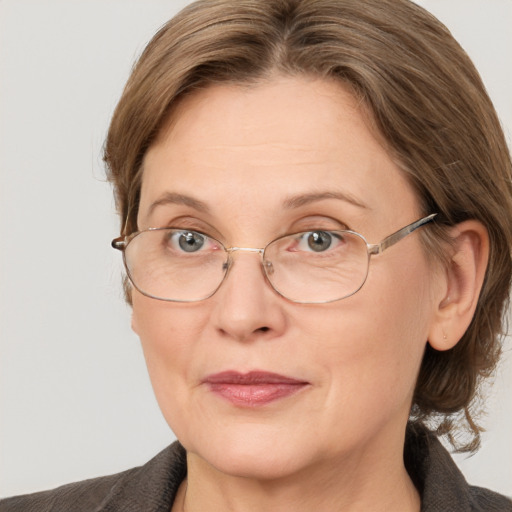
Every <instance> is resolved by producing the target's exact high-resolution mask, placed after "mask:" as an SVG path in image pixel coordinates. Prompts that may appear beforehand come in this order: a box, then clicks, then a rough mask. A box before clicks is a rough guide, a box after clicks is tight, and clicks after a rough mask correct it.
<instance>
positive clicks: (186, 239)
mask: <svg viewBox="0 0 512 512" xmlns="http://www.w3.org/2000/svg"><path fill="white" fill-rule="evenodd" d="M179 244H180V247H181V248H182V249H183V250H184V251H186V252H195V251H197V250H199V249H201V247H202V246H203V244H204V238H203V237H202V236H201V235H198V234H197V233H184V234H183V235H181V236H180V239H179Z"/></svg>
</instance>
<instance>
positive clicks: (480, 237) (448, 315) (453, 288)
mask: <svg viewBox="0 0 512 512" xmlns="http://www.w3.org/2000/svg"><path fill="white" fill-rule="evenodd" d="M449 234H450V236H451V238H452V239H453V245H452V246H451V248H450V250H451V253H450V254H451V256H450V259H449V262H448V265H447V267H446V268H444V269H443V270H442V277H443V279H444V281H443V286H442V289H441V291H440V293H439V296H438V298H437V303H436V305H435V306H436V311H435V321H434V322H432V325H431V328H430V331H429V338H428V341H429V343H430V345H431V346H432V348H434V349H436V350H449V349H451V348H453V347H454V346H455V345H456V344H457V343H458V342H459V340H460V339H461V338H462V336H463V335H464V333H465V332H466V330H467V328H468V327H469V324H470V323H471V320H472V318H473V315H474V314H475V310H476V305H477V303H478V297H479V296H480V290H481V289H482V284H483V282H484V278H485V271H486V268H487V262H488V259H489V235H488V233H487V229H486V228H485V226H484V225H483V224H482V223H481V222H479V221H476V220H468V221H465V222H462V223H460V224H457V225H456V226H454V227H453V228H452V230H451V232H450V233H449Z"/></svg>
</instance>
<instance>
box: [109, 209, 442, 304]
mask: <svg viewBox="0 0 512 512" xmlns="http://www.w3.org/2000/svg"><path fill="white" fill-rule="evenodd" d="M436 216H437V213H432V214H430V215H427V216H426V217H423V218H421V219H419V220H416V221H414V222H412V223H411V224H408V225H407V226H404V227H403V228H400V229H399V230H397V231H395V232H394V233H391V234H390V235H388V236H387V237H385V238H384V239H382V240H381V241H380V242H379V243H376V244H370V243H368V242H367V240H366V238H365V237H364V236H363V235H361V233H357V232H356V231H352V230H350V229H344V230H336V231H337V232H340V233H350V234H352V235H356V236H358V237H359V238H361V239H362V240H363V242H364V243H365V244H366V251H367V255H368V260H367V265H366V274H365V276H364V279H363V281H362V283H361V285H360V286H359V287H358V288H357V289H356V290H354V291H353V292H352V293H349V294H348V295H344V296H343V297H340V298H337V299H329V300H325V301H319V302H318V301H315V302H310V301H297V300H294V299H291V298H289V297H287V296H286V295H285V294H283V293H282V292H281V291H280V290H278V289H277V288H276V286H275V285H274V284H273V283H272V280H271V278H270V276H269V273H271V272H272V263H271V262H270V261H265V251H266V250H267V247H268V246H269V245H271V244H273V243H274V242H277V241H278V240H281V239H283V238H286V237H288V236H293V235H294V234H297V233H288V234H286V235H283V236H280V237H278V238H275V239H274V240H272V241H270V242H269V243H268V244H266V245H265V247H262V248H257V247H225V246H224V244H223V243H222V242H220V241H219V240H217V239H213V238H212V237H209V238H212V239H213V240H215V242H217V243H218V244H219V245H220V246H221V247H222V248H223V249H224V252H225V253H226V254H227V261H226V271H225V273H224V277H223V278H222V280H221V281H220V283H219V285H218V286H217V288H215V290H213V291H212V292H211V293H210V294H209V295H207V296H206V297H203V298H201V299H193V300H180V299H164V298H161V297H157V296H155V295H151V294H150V293H147V292H145V291H143V290H141V289H140V288H139V287H138V286H137V285H136V284H135V282H134V280H133V278H132V276H131V274H130V270H129V268H128V265H127V263H126V253H125V250H126V248H127V247H128V244H129V243H130V242H131V241H132V240H133V239H134V238H135V237H136V236H137V235H140V234H141V233H144V232H147V231H163V230H167V229H180V230H182V228H173V227H163V228H148V229H144V230H141V231H135V232H133V233H131V234H129V235H125V236H120V237H117V238H114V239H113V240H112V242H111V246H112V247H113V248H114V249H117V250H118V251H121V252H122V253H123V264H124V268H125V270H126V274H127V276H128V279H129V280H130V282H131V284H132V285H133V287H134V288H136V289H137V290H138V291H139V292H140V293H141V294H142V295H145V296H146V297H149V298H151V299H155V300H162V301H164V302H181V303H190V302H201V301H203V300H206V299H209V298H210V297H211V296H212V295H214V294H215V293H216V292H217V290H218V289H219V288H220V287H221V286H222V284H223V283H224V281H225V280H226V278H227V276H228V274H229V270H230V268H231V266H232V259H231V255H232V254H233V253H234V252H237V251H245V252H253V253H258V254H259V255H260V256H261V266H262V269H263V273H264V276H265V278H266V280H267V282H268V283H269V285H270V286H271V287H272V289H273V290H274V291H275V292H276V293H277V294H278V295H280V296H281V297H283V298H285V299H286V300H289V301H290V302H294V303H295V304H328V303H331V302H337V301H339V300H343V299H346V298H348V297H351V296H352V295H354V294H356V293H357V292H358V291H359V290H360V289H361V288H362V287H363V286H364V284H365V283H366V280H367V278H368V272H369V269H370V261H371V257H372V256H375V255H378V254H381V253H383V252H384V251H385V250H386V249H388V248H389V247H391V246H393V245H395V244H397V243H398V242H400V241H401V240H403V239H404V238H405V237H406V236H408V235H410V234H411V233H412V232H414V231H416V230H417V229H418V228H420V227H422V226H424V225H426V224H428V223H430V222H432V221H433V220H434V218H435V217H436ZM191 231H193V230H191Z"/></svg>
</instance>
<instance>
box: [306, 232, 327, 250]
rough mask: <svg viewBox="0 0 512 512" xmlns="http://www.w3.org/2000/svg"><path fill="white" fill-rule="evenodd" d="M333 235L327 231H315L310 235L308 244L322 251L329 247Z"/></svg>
mask: <svg viewBox="0 0 512 512" xmlns="http://www.w3.org/2000/svg"><path fill="white" fill-rule="evenodd" d="M331 240H332V237H331V235H330V234H329V233H326V232H325V231H315V232H314V233H311V234H310V235H309V237H308V245H309V247H310V248H311V249H313V251H316V252H320V251H325V250H326V249H329V247H330V245H331Z"/></svg>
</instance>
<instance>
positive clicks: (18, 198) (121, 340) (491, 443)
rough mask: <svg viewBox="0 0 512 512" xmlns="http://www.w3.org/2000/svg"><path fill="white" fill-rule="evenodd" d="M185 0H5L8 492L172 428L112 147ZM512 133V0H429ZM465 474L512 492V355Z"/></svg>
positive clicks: (2, 393) (2, 87) (124, 464)
mask: <svg viewBox="0 0 512 512" xmlns="http://www.w3.org/2000/svg"><path fill="white" fill-rule="evenodd" d="M186 3H188V2H187V1H185V0H183V1H177V0H166V1H164V0H151V1H148V0H108V1H106V0H45V1H41V0H0V244H1V250H0V350H1V353H0V434H1V438H0V495H1V496H7V495H11V494H19V493H25V492H30V491H35V490H40V489H44V488H50V487H53V486H57V485H60V484H62V483H65V482H70V481H74V480H80V479H84V478H88V477H92V476H98V475H102V474H108V473H113V472H117V471H121V470H123V469H126V468H128V467H131V466H134V465H137V464H141V463H143V462H145V461H146V460H148V459H149V458H151V457H152V456H153V455H154V454H156V453H157V452H158V451H160V450H161V449H162V448H163V447H164V446H166V445H167V444H168V443H169V442H170V441H171V440H172V439H173V435H172V433H171V432H170V430H169V428H168V427H167V425H166V424H165V422H164V420H163V418H162V416H161V414H160V412H159V410H158V407H157V404H156V401H155V399H154V397H153V393H152V390H151V386H150V383H149V379H148V377H147V375H146V369H145V366H144V361H143V356H142V352H141V349H140V347H139V342H138V340H137V338H136V337H135V335H134V334H133V333H132V332H131V330H130V311H129V309H128V308H127V307H126V306H125V305H124V303H123V299H122V292H121V286H120V281H121V266H120V255H119V254H118V253H117V254H116V253H115V251H113V250H112V249H111V248H110V240H111V239H112V238H113V237H115V236H117V234H118V225H117V219H116V217H115V213H114V205H113V200H112V195H111V190H110V187H109V185H107V184H106V183H105V180H104V173H103V166H102V162H101V147H102V143H103V139H104V136H105V133H106V129H107V126H108V122H109V117H110V115H111V113H112V111H113V108H114V106H115V103H116V100H117V99H118V97H119V95H120V93H121V89H122V86H123V84H124V82H125V80H126V79H127V77H128V74H129V71H130V68H131V65H132V63H133V61H134V59H135V57H136V56H137V55H138V54H139V53H140V52H141V50H142V49H143V47H144V45H145V43H146V42H147V41H148V40H149V38H150V37H151V35H152V34H153V33H154V31H155V30H156V29H157V28H158V27H159V26H160V25H161V24H163V23H164V22H165V21H166V20H167V19H168V18H170V17H171V16H172V15H173V14H174V13H175V12H177V11H178V9H179V8H181V7H182V6H183V5H185V4H186ZM419 3H421V4H422V5H424V6H425V7H427V8H428V9H429V10H431V11H432V12H433V13H434V14H436V15H437V16H438V17H439V18H440V19H441V20H443V21H444V22H445V23H446V24H447V25H448V27H449V28H450V29H451V30H452V31H453V33H454V35H455V36H456V37H457V38H458V39H459V41H460V42H461V43H462V45H463V46H464V47H465V48H466V50H467V51H468V52H469V54H470V55H471V57H472V58H473V59H474V61H475V63H476V64H477V67H478V68H479V69H480V71H481V73H482V75H483V78H484V81H485V82H486V85H487V87H488V89H489V92H490V94H491V97H492V98H493V100H494V102H495V105H496V107H497V109H498V112H499V114H500V116H501V119H502V122H503V124H504V127H505V129H506V131H507V136H508V139H509V141H510V138H511V136H510V134H511V131H512V94H511V93H510V91H511V90H512V60H511V57H510V56H511V50H512V31H511V30H510V27H511V26H512V0H423V1H421V2H419ZM511 350H512V349H511V343H510V339H508V340H507V345H506V354H505V361H504V364H503V366H502V371H501V372H500V373H499V374H498V376H497V378H496V383H495V387H494V389H493V393H492V396H491V398H490V399H489V401H488V406H489V414H488V416H487V417H486V418H485V420H484V424H485V426H486V427H487V429H488V433H487V434H486V435H484V441H483V447H482V449H481V451H480V452H479V453H478V454H477V455H476V456H474V457H472V458H470V459H468V460H466V459H465V458H464V457H462V458H460V457H458V458H457V460H458V462H459V464H460V466H461V467H462V468H463V471H464V472H465V474H466V475H467V477H468V479H469V480H470V481H471V482H473V483H475V484H478V485H482V486H487V487H491V488H493V489H495V490H498V491H501V492H503V493H505V494H508V495H512V469H511V466H512V462H511V461H512V435H511V434H512V391H511V390H512V356H511Z"/></svg>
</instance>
